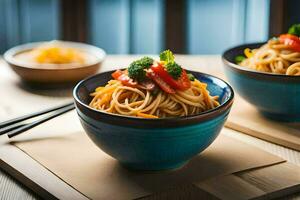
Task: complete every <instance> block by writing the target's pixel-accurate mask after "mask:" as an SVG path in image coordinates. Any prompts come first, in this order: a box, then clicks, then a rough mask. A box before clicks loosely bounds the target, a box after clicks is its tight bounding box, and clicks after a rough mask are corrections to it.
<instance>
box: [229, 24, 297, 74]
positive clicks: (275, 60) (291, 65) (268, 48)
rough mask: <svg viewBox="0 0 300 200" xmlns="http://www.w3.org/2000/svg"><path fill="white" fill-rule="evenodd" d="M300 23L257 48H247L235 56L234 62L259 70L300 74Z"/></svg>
mask: <svg viewBox="0 0 300 200" xmlns="http://www.w3.org/2000/svg"><path fill="white" fill-rule="evenodd" d="M299 36H300V24H294V25H293V26H292V27H290V28H289V31H288V33H287V34H281V35H280V36H279V37H274V38H272V39H270V40H269V41H268V42H267V43H266V44H264V45H263V46H261V47H260V48H258V49H252V50H250V49H249V48H247V49H245V50H244V54H245V56H246V57H245V56H243V55H240V56H237V57H236V58H235V59H236V62H237V63H238V64H239V65H241V66H244V67H248V68H251V69H254V70H257V71H261V72H269V73H275V74H285V75H291V76H300V37H299Z"/></svg>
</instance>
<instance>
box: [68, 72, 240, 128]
mask: <svg viewBox="0 0 300 200" xmlns="http://www.w3.org/2000/svg"><path fill="white" fill-rule="evenodd" d="M114 71H115V70H111V71H107V72H103V73H100V74H96V75H93V76H90V77H88V78H86V79H84V80H82V81H80V82H79V83H78V84H77V85H76V86H75V87H74V89H73V98H74V100H75V105H76V109H79V110H80V111H81V112H82V113H84V114H85V115H87V116H89V117H91V118H93V119H95V120H99V121H101V122H104V123H109V124H113V125H119V126H129V127H142V128H162V127H178V126H186V125H193V124H197V123H201V122H204V121H207V120H210V119H213V118H216V117H218V116H220V115H222V114H224V113H226V111H228V110H230V108H231V106H232V104H233V99H234V91H233V89H232V87H231V86H230V85H229V84H228V83H227V82H226V81H224V80H222V79H220V78H218V77H216V76H213V75H209V74H205V73H202V72H195V71H189V70H187V71H188V72H189V73H193V74H198V75H200V76H202V77H205V78H208V79H212V80H215V81H216V82H222V83H223V84H225V85H226V87H225V88H227V89H228V90H229V91H230V96H229V98H228V99H226V100H225V102H223V103H222V104H221V105H220V106H218V107H217V108H214V109H210V110H208V111H205V112H202V113H199V114H195V115H189V116H184V117H169V118H159V119H146V118H139V117H133V116H124V115H120V114H114V113H107V112H103V111H100V110H96V109H94V108H91V107H89V105H87V104H86V103H84V102H82V101H81V100H80V98H79V97H78V91H79V89H80V88H81V87H83V86H84V83H85V82H87V81H89V80H91V79H95V78H98V77H102V76H104V77H110V76H111V73H112V72H114Z"/></svg>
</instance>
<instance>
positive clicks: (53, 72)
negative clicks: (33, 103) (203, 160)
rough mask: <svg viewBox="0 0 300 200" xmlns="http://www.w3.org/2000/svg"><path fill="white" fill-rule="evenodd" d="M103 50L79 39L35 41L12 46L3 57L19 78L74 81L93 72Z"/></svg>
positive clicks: (37, 82) (48, 82) (37, 81)
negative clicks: (79, 41) (74, 40)
mask: <svg viewBox="0 0 300 200" xmlns="http://www.w3.org/2000/svg"><path fill="white" fill-rule="evenodd" d="M105 55H106V54H105V52H104V50H102V49H100V48H98V47H95V46H92V45H88V44H84V43H78V42H67V41H57V40H54V41H50V42H34V43H27V44H23V45H19V46H16V47H13V48H11V49H9V50H8V51H6V52H5V54H4V59H5V61H6V62H7V63H8V64H9V65H10V66H11V68H12V69H13V71H15V72H16V74H18V75H19V76H20V77H21V79H22V80H23V81H24V82H26V83H30V84H35V85H52V84H56V85H57V84H62V83H74V82H78V81H79V80H82V79H83V78H85V77H87V76H90V75H93V74H95V73H96V72H97V71H98V70H99V68H100V66H101V64H102V62H103V60H104V58H105Z"/></svg>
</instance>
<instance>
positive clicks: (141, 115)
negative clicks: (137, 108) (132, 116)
mask: <svg viewBox="0 0 300 200" xmlns="http://www.w3.org/2000/svg"><path fill="white" fill-rule="evenodd" d="M136 115H137V116H138V117H143V118H149V119H156V118H158V117H157V116H155V115H150V114H146V113H141V112H138V113H137V114H136Z"/></svg>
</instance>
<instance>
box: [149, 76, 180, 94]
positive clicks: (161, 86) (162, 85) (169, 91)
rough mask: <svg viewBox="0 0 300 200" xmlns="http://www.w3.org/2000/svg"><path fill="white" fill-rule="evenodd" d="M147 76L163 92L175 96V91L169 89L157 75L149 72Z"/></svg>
mask: <svg viewBox="0 0 300 200" xmlns="http://www.w3.org/2000/svg"><path fill="white" fill-rule="evenodd" d="M147 76H148V77H149V78H151V79H152V80H153V81H154V82H155V83H156V84H157V85H158V86H159V87H160V88H161V89H162V90H163V91H165V92H166V93H169V94H175V90H174V89H173V88H171V86H170V85H168V84H167V83H166V82H165V81H164V80H163V79H162V78H161V77H160V76H159V75H158V74H156V73H154V72H153V71H149V72H148V73H147Z"/></svg>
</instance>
